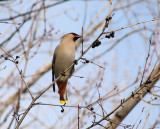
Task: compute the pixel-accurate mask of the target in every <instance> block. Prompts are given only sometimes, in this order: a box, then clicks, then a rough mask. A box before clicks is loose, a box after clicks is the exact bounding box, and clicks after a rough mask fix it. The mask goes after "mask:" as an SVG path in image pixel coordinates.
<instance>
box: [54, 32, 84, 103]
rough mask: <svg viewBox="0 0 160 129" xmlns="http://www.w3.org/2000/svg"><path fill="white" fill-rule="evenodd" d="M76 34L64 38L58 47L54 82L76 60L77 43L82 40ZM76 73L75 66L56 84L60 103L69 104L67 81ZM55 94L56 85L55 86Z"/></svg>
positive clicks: (55, 52) (55, 57) (55, 54)
mask: <svg viewBox="0 0 160 129" xmlns="http://www.w3.org/2000/svg"><path fill="white" fill-rule="evenodd" d="M80 37H81V36H79V35H78V34H76V33H68V34H66V35H64V36H63V37H62V40H61V42H60V44H59V45H58V46H57V47H56V49H55V51H54V55H53V62H52V81H54V79H55V78H57V77H58V76H59V75H61V74H62V73H63V72H64V71H65V70H66V69H67V68H69V66H71V64H72V63H73V62H74V60H75V42H76V40H77V39H78V38H80ZM73 71H74V66H73V67H72V68H70V69H69V70H68V71H67V72H66V73H65V75H64V76H62V77H60V78H59V79H58V80H57V81H56V83H57V86H58V90H59V91H58V93H59V94H60V103H61V104H63V103H68V99H67V92H66V86H67V81H68V79H69V78H70V77H71V75H72V73H73ZM53 91H54V92H55V84H53Z"/></svg>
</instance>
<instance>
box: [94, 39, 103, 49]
mask: <svg viewBox="0 0 160 129" xmlns="http://www.w3.org/2000/svg"><path fill="white" fill-rule="evenodd" d="M99 45H101V41H99V40H96V41H95V42H93V43H92V48H95V47H98V46H99Z"/></svg>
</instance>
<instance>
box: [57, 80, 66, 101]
mask: <svg viewBox="0 0 160 129" xmlns="http://www.w3.org/2000/svg"><path fill="white" fill-rule="evenodd" d="M57 85H58V89H59V95H60V103H61V104H64V103H68V98H67V92H66V86H67V81H65V82H61V81H58V82H57Z"/></svg>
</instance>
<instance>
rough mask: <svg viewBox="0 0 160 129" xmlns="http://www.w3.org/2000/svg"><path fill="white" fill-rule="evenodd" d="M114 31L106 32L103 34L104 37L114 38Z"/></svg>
mask: <svg viewBox="0 0 160 129" xmlns="http://www.w3.org/2000/svg"><path fill="white" fill-rule="evenodd" d="M114 34H115V33H114V31H113V32H111V33H109V34H107V35H106V36H105V38H108V39H109V38H114Z"/></svg>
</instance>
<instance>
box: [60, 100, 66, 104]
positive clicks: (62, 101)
mask: <svg viewBox="0 0 160 129" xmlns="http://www.w3.org/2000/svg"><path fill="white" fill-rule="evenodd" d="M60 103H61V104H64V103H68V100H60Z"/></svg>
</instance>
